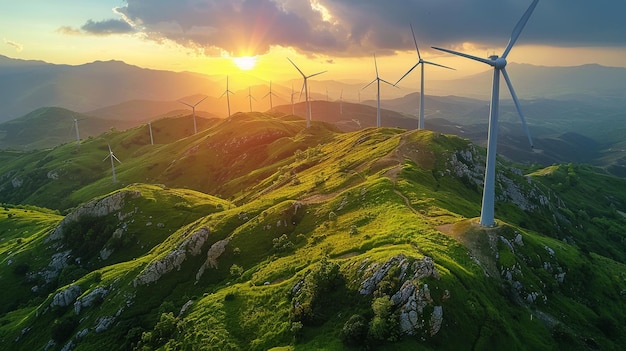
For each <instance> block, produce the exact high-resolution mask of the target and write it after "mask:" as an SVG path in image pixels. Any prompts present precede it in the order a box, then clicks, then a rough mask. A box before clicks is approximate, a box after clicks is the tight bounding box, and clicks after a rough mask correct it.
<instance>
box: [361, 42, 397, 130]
mask: <svg viewBox="0 0 626 351" xmlns="http://www.w3.org/2000/svg"><path fill="white" fill-rule="evenodd" d="M374 67H376V78H374V80H373V81H371V82H369V84H367V85H366V86H364V87H363V89H365V88H367V87H369V86H370V85H372V83H374V82H376V87H377V89H378V90H377V93H376V101H377V106H378V107H377V109H376V127H379V128H380V126H381V123H380V82H383V83H387V84H389V85H391V86H392V87H393V86H395V85H393V83H389V82H388V81H386V80H384V79H382V78H380V77H379V76H378V64H377V63H376V54H374Z"/></svg>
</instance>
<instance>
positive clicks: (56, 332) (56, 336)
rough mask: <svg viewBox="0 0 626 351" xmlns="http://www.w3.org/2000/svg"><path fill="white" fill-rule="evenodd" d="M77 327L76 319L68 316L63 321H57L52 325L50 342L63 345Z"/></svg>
mask: <svg viewBox="0 0 626 351" xmlns="http://www.w3.org/2000/svg"><path fill="white" fill-rule="evenodd" d="M77 326H78V318H77V317H76V316H70V317H67V318H63V319H57V320H55V321H54V323H52V329H51V333H52V340H54V341H56V342H57V343H58V344H61V343H64V342H65V341H67V339H69V338H70V336H72V333H73V332H74V329H76V327H77Z"/></svg>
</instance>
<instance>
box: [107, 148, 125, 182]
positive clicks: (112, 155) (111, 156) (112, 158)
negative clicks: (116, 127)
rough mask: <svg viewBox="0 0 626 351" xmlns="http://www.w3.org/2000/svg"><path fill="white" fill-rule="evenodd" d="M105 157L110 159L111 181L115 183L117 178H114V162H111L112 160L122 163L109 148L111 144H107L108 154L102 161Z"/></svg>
mask: <svg viewBox="0 0 626 351" xmlns="http://www.w3.org/2000/svg"><path fill="white" fill-rule="evenodd" d="M107 158H110V159H111V173H113V183H117V178H115V163H114V162H113V160H115V161H117V162H119V163H120V164H121V163H122V161H120V160H119V159H118V158H117V157H115V155H114V154H113V150H111V145H109V155H108V156H107V157H105V158H104V160H102V162H104V161H106V160H107Z"/></svg>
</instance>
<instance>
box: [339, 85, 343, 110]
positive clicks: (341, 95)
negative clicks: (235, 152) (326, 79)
mask: <svg viewBox="0 0 626 351" xmlns="http://www.w3.org/2000/svg"><path fill="white" fill-rule="evenodd" d="M339 115H340V116H343V89H341V93H339Z"/></svg>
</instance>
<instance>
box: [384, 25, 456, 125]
mask: <svg viewBox="0 0 626 351" xmlns="http://www.w3.org/2000/svg"><path fill="white" fill-rule="evenodd" d="M410 26H411V34H412V35H413V42H414V43H415V50H416V51H417V58H418V61H417V63H416V64H415V65H413V67H411V69H410V70H408V71H407V72H406V73H405V74H404V75H403V76H402V77H400V79H398V81H397V82H396V84H394V85H398V83H400V81H401V80H402V79H403V78H404V77H406V76H407V75H408V74H409V73H411V71H413V70H414V69H415V68H416V67H417V66H419V65H420V64H421V65H422V79H421V81H422V83H421V90H420V115H419V121H418V125H417V129H424V66H426V65H433V66H439V67H443V68H447V69H454V68H452V67H448V66H444V65H440V64H438V63H434V62H428V61H424V59H422V55H421V54H420V49H419V48H418V47H417V40H415V32H414V31H413V25H412V24H411V25H410Z"/></svg>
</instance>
